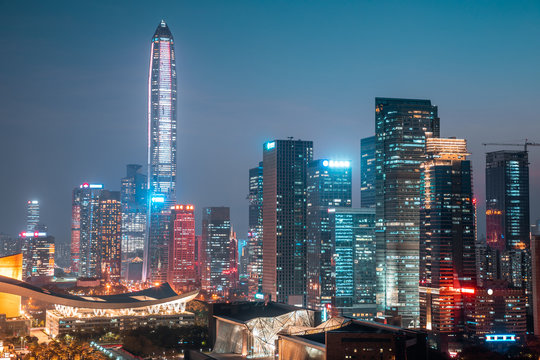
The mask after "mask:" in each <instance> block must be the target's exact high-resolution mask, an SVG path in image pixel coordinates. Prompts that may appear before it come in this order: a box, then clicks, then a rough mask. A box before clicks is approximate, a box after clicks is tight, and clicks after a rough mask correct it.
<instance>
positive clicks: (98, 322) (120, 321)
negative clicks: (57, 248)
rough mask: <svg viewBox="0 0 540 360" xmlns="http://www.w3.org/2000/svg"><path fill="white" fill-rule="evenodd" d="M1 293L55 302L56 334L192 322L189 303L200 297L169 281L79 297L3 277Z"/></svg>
mask: <svg viewBox="0 0 540 360" xmlns="http://www.w3.org/2000/svg"><path fill="white" fill-rule="evenodd" d="M0 293H8V294H13V295H18V296H24V297H29V298H32V299H34V300H38V301H44V302H48V303H51V304H54V310H47V320H46V331H47V332H48V334H49V335H50V336H53V337H56V336H58V335H60V334H66V333H70V332H72V331H88V332H91V331H95V330H99V329H108V330H127V329H131V328H136V327H139V326H152V327H155V326H160V325H164V326H181V325H187V324H192V323H193V322H194V314H192V313H190V312H187V311H186V304H187V303H188V302H189V301H191V300H193V299H194V298H195V297H196V296H197V294H198V291H192V292H189V293H185V294H177V293H176V292H175V291H174V290H173V289H172V288H171V287H170V285H169V284H168V283H163V284H161V285H159V286H157V287H153V288H149V289H145V290H141V291H137V292H131V293H125V294H118V295H99V296H97V295H96V296H76V295H66V294H58V293H53V292H51V291H48V290H46V289H42V288H39V287H37V286H34V285H31V284H29V283H26V282H24V281H20V280H16V279H13V278H9V277H5V276H0Z"/></svg>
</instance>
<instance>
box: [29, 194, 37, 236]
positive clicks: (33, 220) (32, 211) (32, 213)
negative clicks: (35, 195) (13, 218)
mask: <svg viewBox="0 0 540 360" xmlns="http://www.w3.org/2000/svg"><path fill="white" fill-rule="evenodd" d="M37 224H39V201H37V200H28V201H27V202H26V231H34V230H35V229H36V226H37Z"/></svg>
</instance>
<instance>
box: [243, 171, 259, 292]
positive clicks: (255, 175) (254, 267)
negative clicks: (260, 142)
mask: <svg viewBox="0 0 540 360" xmlns="http://www.w3.org/2000/svg"><path fill="white" fill-rule="evenodd" d="M248 200H249V233H248V245H247V253H248V254H247V256H248V264H247V273H248V275H249V280H248V287H249V294H250V295H251V296H253V295H255V294H257V293H259V292H260V291H262V269H263V254H262V241H263V237H262V227H263V225H262V206H263V163H262V162H260V163H259V166H257V167H255V168H252V169H249V195H248Z"/></svg>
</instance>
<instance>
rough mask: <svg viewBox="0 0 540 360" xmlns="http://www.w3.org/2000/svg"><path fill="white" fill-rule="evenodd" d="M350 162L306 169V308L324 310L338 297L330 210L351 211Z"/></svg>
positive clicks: (312, 165)
mask: <svg viewBox="0 0 540 360" xmlns="http://www.w3.org/2000/svg"><path fill="white" fill-rule="evenodd" d="M351 205H352V169H351V162H350V161H349V160H328V159H321V160H313V161H311V162H310V163H309V164H308V168H307V209H306V212H307V214H306V224H307V243H306V259H307V266H306V268H307V289H306V294H307V306H308V307H310V308H312V309H317V310H322V309H323V307H324V306H325V305H327V304H332V299H333V297H334V294H335V272H334V261H335V259H334V257H335V253H334V245H335V244H334V243H333V242H332V228H331V225H330V214H329V209H330V208H335V207H351Z"/></svg>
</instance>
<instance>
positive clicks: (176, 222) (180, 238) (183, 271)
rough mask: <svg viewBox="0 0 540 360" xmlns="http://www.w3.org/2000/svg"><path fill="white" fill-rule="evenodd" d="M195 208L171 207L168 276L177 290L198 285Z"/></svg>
mask: <svg viewBox="0 0 540 360" xmlns="http://www.w3.org/2000/svg"><path fill="white" fill-rule="evenodd" d="M193 209H194V207H193V205H174V206H172V207H171V226H170V230H171V237H170V238H169V239H170V243H169V271H168V274H167V278H168V281H169V283H170V284H171V286H172V287H173V289H175V290H176V291H182V292H187V291H191V290H194V289H195V288H196V287H197V270H196V268H195V214H194V210H193Z"/></svg>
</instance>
